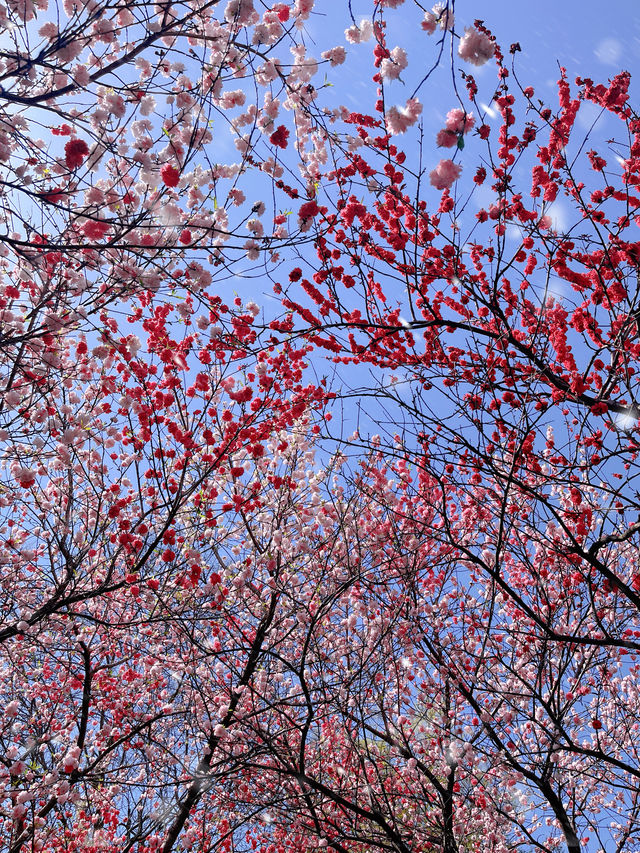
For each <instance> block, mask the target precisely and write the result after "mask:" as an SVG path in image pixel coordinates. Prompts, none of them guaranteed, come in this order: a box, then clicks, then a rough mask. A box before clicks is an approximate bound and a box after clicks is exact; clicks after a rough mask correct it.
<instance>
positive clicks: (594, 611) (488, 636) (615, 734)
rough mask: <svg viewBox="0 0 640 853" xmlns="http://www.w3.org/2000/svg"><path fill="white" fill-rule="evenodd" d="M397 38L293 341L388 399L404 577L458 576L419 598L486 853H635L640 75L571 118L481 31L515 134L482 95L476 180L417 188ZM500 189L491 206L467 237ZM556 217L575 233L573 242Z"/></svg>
mask: <svg viewBox="0 0 640 853" xmlns="http://www.w3.org/2000/svg"><path fill="white" fill-rule="evenodd" d="M378 35H379V38H378V48H377V52H376V54H375V66H376V73H375V76H374V81H375V82H376V83H377V84H378V87H379V100H378V104H377V114H374V115H371V116H361V115H354V114H352V115H351V116H349V117H347V121H348V122H351V123H352V124H353V125H354V126H355V130H356V133H357V134H358V136H359V139H360V143H359V146H357V147H356V146H353V150H352V151H351V152H350V154H349V155H348V156H347V157H346V159H344V160H343V161H342V162H339V163H338V165H337V167H336V168H335V170H334V172H333V174H332V177H333V180H334V190H333V191H330V192H328V193H327V196H326V200H325V203H324V204H323V205H322V207H321V208H320V209H319V211H318V214H317V218H316V227H317V237H316V249H317V261H316V262H315V264H314V263H313V262H312V261H310V260H309V259H307V258H303V259H302V262H301V263H300V264H299V265H298V266H296V268H294V270H293V271H292V272H291V273H290V275H289V283H288V284H287V285H286V286H285V284H282V283H281V282H278V283H276V285H275V289H276V291H277V292H281V291H282V292H283V294H284V296H283V305H284V307H285V309H286V310H287V312H288V314H287V315H286V316H285V317H284V318H282V319H280V320H278V321H275V322H273V323H272V328H273V329H274V331H275V332H276V333H278V332H279V331H280V330H281V329H284V328H286V329H288V330H289V332H290V333H297V334H299V335H301V336H302V337H304V338H305V339H307V340H309V341H313V342H314V343H316V344H320V345H321V346H322V347H324V348H325V349H326V350H328V351H329V352H330V353H331V355H330V357H331V358H332V359H333V360H334V362H335V363H337V364H342V365H349V364H354V365H355V364H359V365H362V364H367V365H369V366H370V367H371V369H372V374H371V375H372V376H373V377H374V382H373V383H370V384H368V385H367V386H366V387H362V388H358V387H357V385H355V383H354V384H353V385H352V387H351V388H350V390H349V392H348V396H349V397H350V398H351V397H353V395H354V394H355V393H358V392H359V393H360V394H363V395H366V397H367V398H368V399H369V400H371V399H373V400H374V401H377V403H378V408H375V406H372V405H368V407H367V415H368V417H369V423H371V422H372V421H373V423H376V422H377V424H378V432H379V433H380V434H381V435H382V436H383V437H382V438H381V436H380V435H377V436H376V437H375V440H374V441H373V445H372V440H371V439H370V438H368V437H367V435H366V433H365V432H364V431H361V434H360V435H359V436H356V440H355V441H354V442H353V445H354V448H358V447H359V448H361V452H365V451H366V448H371V447H372V446H373V449H374V450H375V451H376V452H377V453H380V454H381V458H382V459H384V460H385V462H386V463H387V465H389V466H390V467H391V468H392V469H393V470H395V471H396V473H397V474H398V476H401V477H402V480H403V483H404V484H405V488H407V489H408V490H409V491H410V492H411V493H412V495H413V499H412V500H411V501H409V502H407V503H406V504H403V505H401V506H400V507H398V506H397V505H395V506H394V501H391V500H389V497H388V496H387V495H385V494H384V488H381V489H378V493H379V494H380V495H381V497H380V500H381V502H382V503H383V504H384V505H385V506H387V507H388V508H389V509H390V510H393V511H394V512H395V513H396V515H397V524H398V525H401V526H402V525H405V524H408V526H409V529H410V530H411V534H409V533H408V531H407V532H406V533H405V539H404V540H402V539H400V537H398V540H396V541H398V545H397V547H396V549H395V553H397V554H403V553H405V549H408V547H409V546H407V544H406V542H407V541H410V542H411V546H410V550H411V551H412V553H413V554H414V555H416V557H417V555H418V554H421V553H423V552H421V548H422V547H428V549H429V551H430V553H432V554H433V555H437V556H435V557H432V562H431V564H430V569H431V572H432V573H433V576H434V577H436V578H438V581H439V583H442V588H441V592H440V596H439V598H438V600H437V601H434V598H433V593H432V592H431V590H430V584H432V583H433V581H432V580H431V576H428V580H427V579H426V578H425V579H422V578H424V576H422V575H420V573H417V574H416V575H415V576H413V578H414V581H415V578H416V577H418V578H421V579H422V583H421V585H420V588H419V592H414V593H413V595H412V597H411V601H412V606H413V607H415V608H416V611H415V614H414V618H413V619H409V621H410V623H411V630H412V632H413V634H412V636H413V638H414V639H413V644H412V649H413V654H416V652H417V650H420V653H421V654H422V655H424V659H425V660H427V659H428V660H429V661H430V664H431V666H434V667H435V668H436V669H435V672H436V673H437V674H438V676H437V677H438V678H440V679H441V685H440V687H439V690H440V691H442V690H443V689H444V684H446V689H447V690H448V691H450V695H451V696H452V697H454V698H452V699H451V703H452V704H451V707H452V709H453V708H455V710H452V718H453V719H455V720H456V725H454V729H453V731H454V735H453V737H447V739H446V741H445V742H446V747H445V748H443V746H442V742H439V743H438V747H437V748H436V744H435V743H434V741H433V740H432V741H431V744H432V746H433V747H434V751H433V752H432V757H435V755H436V754H438V748H439V749H440V750H441V752H442V751H444V755H445V760H446V756H447V755H449V760H450V763H451V766H452V767H453V766H454V765H455V767H456V768H457V767H458V766H459V763H458V756H459V755H463V756H467V755H471V754H473V753H475V750H479V751H480V753H481V755H482V756H483V758H482V762H481V766H482V770H483V772H484V774H485V776H484V778H485V781H486V780H487V779H490V778H492V779H493V780H494V781H496V780H497V779H499V778H500V779H501V780H502V781H501V782H500V783H498V784H497V786H496V787H495V788H493V792H491V789H489V790H482V791H481V792H480V791H478V792H477V795H478V796H477V798H476V797H475V795H472V801H473V802H480V803H482V805H483V807H486V808H488V809H489V810H493V814H494V816H495V815H500V816H501V817H502V818H504V819H505V821H506V822H507V824H508V825H509V831H508V832H507V833H506V835H505V834H504V833H503V831H502V830H497V831H496V829H495V827H494V829H493V830H488V829H487V832H486V833H485V834H484V835H483V838H484V839H485V842H484V843H486V844H489V843H495V844H497V845H498V846H497V847H496V849H511V845H518V844H523V845H525V846H527V845H531V844H533V845H535V846H536V847H537V848H539V849H545V850H547V849H548V850H551V849H555V847H556V845H558V844H560V843H563V844H565V845H566V849H568V850H571V851H578V850H580V849H582V846H583V845H589V844H595V845H597V846H598V848H600V849H607V847H608V845H609V844H611V843H615V845H617V847H618V849H622V848H624V847H627V846H630V847H633V846H634V845H636V844H637V838H636V830H635V823H636V818H635V808H636V806H635V804H636V802H637V797H638V790H639V789H638V775H637V769H636V767H637V764H636V761H637V731H638V728H637V727H638V721H637V715H636V712H635V711H634V710H633V709H632V707H631V704H632V703H631V704H630V696H629V690H633V689H634V688H633V687H632V685H633V684H635V682H636V678H637V666H636V660H637V653H638V650H639V648H638V642H637V640H638V637H639V636H640V632H639V630H638V629H639V628H640V626H639V624H638V620H639V613H638V606H639V605H640V599H639V598H638V590H639V588H640V582H639V580H638V562H637V537H638V531H639V530H640V525H639V523H638V508H639V505H638V499H637V491H636V488H635V478H636V476H637V455H638V447H639V445H638V440H637V435H638V417H639V415H640V407H639V406H638V391H637V382H636V374H637V364H636V362H637V359H638V354H639V350H638V322H637V313H638V288H637V282H638V272H637V271H638V248H639V246H640V242H639V241H638V240H637V234H636V229H637V227H638V223H639V222H640V218H639V216H638V214H639V212H640V211H639V207H640V199H639V198H638V197H637V195H636V193H635V186H636V184H637V183H638V178H637V171H638V164H639V162H640V161H639V159H638V158H639V156H640V122H639V121H638V117H637V114H636V113H635V112H634V110H633V108H632V106H631V105H630V100H629V85H630V76H629V74H627V73H621V74H619V75H617V76H615V77H614V78H613V79H611V80H610V81H608V83H607V84H606V85H603V84H595V83H594V82H593V81H592V80H590V79H578V80H577V81H576V83H575V87H573V86H572V85H571V84H570V83H569V81H568V80H567V78H566V74H565V72H564V71H563V72H562V75H561V78H560V80H559V82H558V93H559V108H557V109H555V110H554V109H552V108H550V107H547V106H546V105H544V104H542V103H541V102H540V101H538V100H536V98H535V93H534V91H533V89H531V88H529V87H524V86H522V85H521V84H520V82H519V80H518V78H517V74H516V71H515V66H513V67H511V68H510V67H509V66H508V64H507V62H506V61H505V58H504V56H503V54H502V52H501V50H500V48H499V47H498V45H497V44H495V42H494V40H493V38H492V36H491V34H490V33H489V31H488V30H486V29H485V28H484V26H483V25H482V24H481V23H480V22H476V25H475V33H473V34H471V33H467V35H466V36H465V37H464V38H463V39H461V41H460V53H461V54H463V53H465V52H467V51H468V55H467V58H468V59H470V60H471V61H472V62H474V63H475V62H481V61H483V60H487V59H489V58H490V57H493V60H494V61H495V63H496V66H497V71H498V83H497V89H496V90H495V96H494V101H493V103H494V105H495V108H496V110H497V111H499V115H500V126H499V127H498V128H496V127H492V126H491V123H490V119H489V117H488V114H487V109H486V107H483V106H482V105H481V101H480V96H479V95H478V84H477V83H476V81H475V79H474V78H473V76H472V75H471V74H468V73H466V72H465V73H464V74H463V82H464V84H465V87H466V93H467V96H468V106H467V104H465V103H463V102H461V103H460V105H459V106H453V107H452V109H451V111H450V112H449V114H448V115H447V117H446V122H445V126H444V127H443V128H442V130H441V131H440V132H439V133H438V134H437V137H436V139H435V143H436V144H437V145H439V146H441V147H445V148H457V149H458V151H461V150H462V149H465V156H466V152H467V150H468V148H469V147H470V145H469V141H470V140H471V139H472V138H473V137H474V136H475V137H476V144H477V145H481V144H484V146H485V147H484V153H483V154H481V159H480V162H479V163H478V165H477V166H476V168H475V170H473V171H472V173H471V176H470V177H469V179H468V181H467V182H466V183H465V178H466V176H465V174H464V173H463V171H462V168H461V163H460V162H455V161H454V159H443V160H442V161H441V162H440V163H439V165H438V166H437V167H436V168H435V169H433V170H432V171H431V172H430V173H429V172H428V170H425V172H422V171H420V169H419V168H418V167H417V165H416V164H417V163H418V162H419V161H417V159H415V158H414V159H412V157H411V156H410V154H408V153H407V151H406V150H401V148H400V143H399V142H398V140H397V139H396V138H394V137H395V136H397V134H399V133H402V132H404V131H405V130H406V124H407V123H410V122H407V121H406V119H407V118H408V113H407V112H405V113H401V114H397V112H396V111H394V109H393V108H391V110H389V109H387V108H386V88H387V77H388V75H387V74H386V73H385V65H384V63H385V62H386V61H387V58H388V56H389V55H390V52H389V50H388V48H387V46H386V44H385V41H384V31H383V30H380V31H379V33H378ZM465 39H466V43H465ZM465 44H466V46H465ZM517 52H518V46H517V45H513V46H512V48H511V53H512V54H513V55H514V56H515V55H516V54H517ZM585 104H594V105H596V107H597V108H598V110H599V116H600V121H601V122H602V124H603V125H604V128H606V129H603V130H602V132H599V127H598V123H597V122H596V123H595V124H594V126H593V127H592V128H591V130H590V132H589V133H588V134H587V135H586V138H585V133H584V132H581V130H580V126H579V125H578V124H577V116H578V114H579V111H580V109H581V108H582V107H583V106H584V105H585ZM403 116H404V118H403ZM605 134H606V136H605ZM607 136H608V137H609V140H608V141H607V139H606V137H607ZM494 137H496V140H495V142H494ZM422 144H423V146H424V144H425V141H424V140H423V142H422ZM607 149H608V150H607ZM457 159H458V161H460V158H457ZM425 185H428V186H430V187H433V189H435V190H437V191H439V192H438V196H437V197H436V196H435V194H434V193H433V190H431V189H429V191H428V192H427V191H425V189H424V187H425ZM487 185H488V189H487V190H485V196H489V197H490V198H491V201H487V202H484V201H483V203H482V204H480V205H479V210H477V212H476V213H475V215H472V214H470V213H469V204H468V202H469V200H470V199H472V198H473V193H474V188H477V187H480V186H483V189H484V188H485V187H487ZM428 193H431V195H429V194H428ZM483 198H484V197H483ZM559 198H562V199H563V201H564V202H565V206H566V205H571V209H572V211H573V213H574V218H573V220H571V221H570V222H569V224H568V225H561V224H559V223H557V222H554V220H553V207H552V205H553V203H554V202H555V201H556V200H557V199H559ZM303 293H304V296H303V295H302V294H303ZM344 375H345V377H346V378H348V373H345V374H344ZM376 376H378V377H379V378H378V381H377V382H376V381H375V377H376ZM363 422H365V423H366V421H365V420H364V416H363ZM384 436H386V438H385V437H384ZM390 460H395V461H394V462H393V463H392V462H391V461H390ZM383 483H384V480H383ZM406 484H412V485H406ZM425 484H428V486H426V488H425ZM396 491H397V490H396ZM425 519H426V522H425ZM426 543H428V545H426ZM398 586H399V587H400V586H401V585H400V582H398ZM422 608H424V609H422ZM407 660H408V662H409V664H411V665H413V660H412V658H411V657H410V656H409V657H408V658H407ZM422 684H423V685H424V687H423V689H424V690H425V691H426V692H427V694H428V695H429V696H431V695H432V693H433V692H434V687H433V685H432V684H431V683H430V682H429V679H427V678H424V679H423V682H422ZM398 695H400V694H398ZM410 695H411V697H412V699H413V694H411V692H410ZM396 713H400V712H399V711H396ZM401 717H402V722H401V725H400V726H398V723H393V722H392V723H390V722H388V721H392V720H393V715H392V714H391V713H385V711H384V710H382V706H380V710H376V720H377V721H378V722H377V729H378V730H379V731H380V737H381V738H383V740H384V742H385V743H387V744H388V745H389V746H391V745H393V746H394V747H395V756H396V757H397V758H398V759H400V756H403V755H404V757H405V758H407V757H408V755H409V752H407V751H406V750H408V749H409V743H410V741H411V738H412V737H415V732H416V723H415V719H416V718H415V714H414V715H410V714H404V713H401ZM385 721H386V722H385ZM383 722H385V725H383ZM368 725H370V728H371V729H374V728H376V725H374V723H373V722H371V723H369V724H368ZM394 726H395V728H394ZM385 738H386V739H385ZM443 740H444V739H443ZM403 750H405V751H404V752H403ZM446 750H448V751H449V752H448V753H447V751H446ZM413 758H414V759H415V760H417V756H415V755H414V756H413ZM494 774H495V775H494ZM452 775H453V774H452ZM452 775H451V778H452ZM445 777H446V771H445ZM445 777H442V778H445ZM476 784H477V782H476ZM496 791H498V792H500V794H503V793H504V792H505V791H510V792H511V793H510V795H509V796H508V797H507V799H506V800H505V799H500V795H498V797H497V798H496ZM460 793H461V799H462V795H463V794H464V796H467V792H466V791H463V788H461V791H460ZM492 798H493V799H492ZM490 802H491V805H489V803H490ZM461 808H463V806H462V801H461V800H460V801H459V802H458V804H457V806H456V809H457V810H459V809H461ZM501 833H502V834H501ZM499 839H501V840H499ZM443 843H444V842H443ZM478 843H480V842H478ZM500 844H504V845H505V847H504V848H502V847H500ZM479 849H484V848H479ZM488 849H493V848H488Z"/></svg>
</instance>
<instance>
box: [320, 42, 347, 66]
mask: <svg viewBox="0 0 640 853" xmlns="http://www.w3.org/2000/svg"><path fill="white" fill-rule="evenodd" d="M321 56H322V58H323V59H327V60H329V62H330V63H331V65H333V66H336V65H342V63H343V62H344V61H345V59H346V58H347V51H346V50H345V49H344V47H342V45H338V46H337V47H332V48H331V49H330V50H325V51H324V52H323V53H322V54H321Z"/></svg>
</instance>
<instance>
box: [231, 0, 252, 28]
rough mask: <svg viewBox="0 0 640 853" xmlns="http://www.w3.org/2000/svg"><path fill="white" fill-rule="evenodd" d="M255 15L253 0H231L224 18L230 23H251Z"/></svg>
mask: <svg viewBox="0 0 640 853" xmlns="http://www.w3.org/2000/svg"><path fill="white" fill-rule="evenodd" d="M253 15H254V9H253V0H230V2H229V3H227V8H226V9H225V10H224V19H225V21H228V22H229V23H230V24H239V25H241V26H243V25H245V24H250V23H251V20H252V18H253Z"/></svg>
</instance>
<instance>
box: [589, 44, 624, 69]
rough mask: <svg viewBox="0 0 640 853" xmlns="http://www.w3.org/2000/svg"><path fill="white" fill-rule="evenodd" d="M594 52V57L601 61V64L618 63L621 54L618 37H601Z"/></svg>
mask: <svg viewBox="0 0 640 853" xmlns="http://www.w3.org/2000/svg"><path fill="white" fill-rule="evenodd" d="M594 53H595V55H596V59H598V60H599V61H600V62H602V64H603V65H618V64H619V62H620V57H621V56H622V44H621V43H620V42H619V41H618V39H614V38H606V39H602V41H601V42H600V43H599V44H598V46H597V47H596V49H595V51H594Z"/></svg>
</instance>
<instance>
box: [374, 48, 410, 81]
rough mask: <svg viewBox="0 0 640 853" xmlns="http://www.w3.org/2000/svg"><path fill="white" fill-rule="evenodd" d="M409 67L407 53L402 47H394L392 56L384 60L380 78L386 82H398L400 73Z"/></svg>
mask: <svg viewBox="0 0 640 853" xmlns="http://www.w3.org/2000/svg"><path fill="white" fill-rule="evenodd" d="M407 65H408V60H407V52H406V50H404V49H403V48H401V47H394V48H393V50H392V51H391V53H390V55H389V56H388V57H387V58H386V59H383V60H382V64H381V65H380V76H381V77H382V78H383V79H384V80H397V79H398V77H399V76H400V72H401V71H404V69H405V68H406V67H407Z"/></svg>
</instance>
